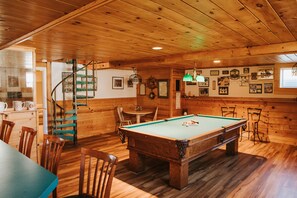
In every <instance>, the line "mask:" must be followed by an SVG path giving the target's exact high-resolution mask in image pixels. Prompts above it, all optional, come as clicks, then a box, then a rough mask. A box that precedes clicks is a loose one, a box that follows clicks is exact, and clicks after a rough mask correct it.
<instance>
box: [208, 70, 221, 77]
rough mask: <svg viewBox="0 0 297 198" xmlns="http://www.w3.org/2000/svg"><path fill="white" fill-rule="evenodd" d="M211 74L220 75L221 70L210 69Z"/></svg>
mask: <svg viewBox="0 0 297 198" xmlns="http://www.w3.org/2000/svg"><path fill="white" fill-rule="evenodd" d="M209 74H210V75H211V76H218V75H220V70H210V71H209Z"/></svg>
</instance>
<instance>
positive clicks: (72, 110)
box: [65, 109, 76, 114]
mask: <svg viewBox="0 0 297 198" xmlns="http://www.w3.org/2000/svg"><path fill="white" fill-rule="evenodd" d="M75 113H76V110H75V109H71V110H69V111H66V112H65V114H75Z"/></svg>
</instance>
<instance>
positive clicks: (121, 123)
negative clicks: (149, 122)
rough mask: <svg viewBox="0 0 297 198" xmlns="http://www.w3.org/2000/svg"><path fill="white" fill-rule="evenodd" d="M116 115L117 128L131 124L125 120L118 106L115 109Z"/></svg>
mask: <svg viewBox="0 0 297 198" xmlns="http://www.w3.org/2000/svg"><path fill="white" fill-rule="evenodd" d="M117 113H118V117H119V126H120V127H121V126H124V125H130V124H132V121H131V120H127V119H125V117H124V114H123V107H120V106H118V107H117Z"/></svg>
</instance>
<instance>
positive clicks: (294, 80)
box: [280, 68, 297, 88]
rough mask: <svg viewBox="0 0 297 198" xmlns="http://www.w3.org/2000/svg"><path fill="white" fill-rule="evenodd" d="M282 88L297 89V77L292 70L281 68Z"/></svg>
mask: <svg viewBox="0 0 297 198" xmlns="http://www.w3.org/2000/svg"><path fill="white" fill-rule="evenodd" d="M280 88H297V76H296V75H293V72H292V68H280Z"/></svg>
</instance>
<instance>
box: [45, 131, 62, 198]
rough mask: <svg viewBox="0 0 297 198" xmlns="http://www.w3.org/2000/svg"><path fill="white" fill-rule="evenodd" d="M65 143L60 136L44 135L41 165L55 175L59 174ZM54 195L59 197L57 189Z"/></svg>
mask: <svg viewBox="0 0 297 198" xmlns="http://www.w3.org/2000/svg"><path fill="white" fill-rule="evenodd" d="M64 145H65V141H64V140H63V139H62V138H59V137H58V136H55V135H44V136H43V143H42V150H41V159H40V165H41V166H42V167H44V168H45V169H47V170H48V171H50V172H52V173H53V174H55V175H58V167H59V162H60V157H61V153H62V150H63V147H64ZM53 197H54V198H56V197H57V189H55V190H54V191H53Z"/></svg>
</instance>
